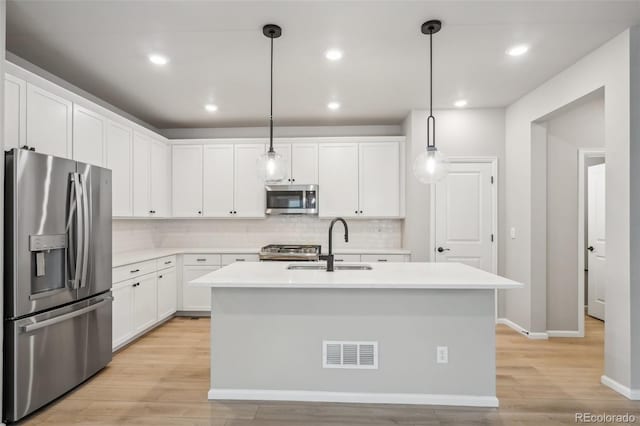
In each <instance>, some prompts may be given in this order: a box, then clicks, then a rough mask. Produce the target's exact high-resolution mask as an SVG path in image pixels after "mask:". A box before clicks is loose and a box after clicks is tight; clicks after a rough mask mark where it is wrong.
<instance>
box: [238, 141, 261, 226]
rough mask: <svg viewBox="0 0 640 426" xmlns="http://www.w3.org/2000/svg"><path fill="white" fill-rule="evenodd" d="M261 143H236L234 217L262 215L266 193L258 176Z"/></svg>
mask: <svg viewBox="0 0 640 426" xmlns="http://www.w3.org/2000/svg"><path fill="white" fill-rule="evenodd" d="M264 151H265V146H264V145H263V144H237V145H235V152H234V182H235V185H234V197H233V198H234V210H233V212H234V213H233V216H234V217H264V209H265V201H266V193H265V189H264V182H263V181H262V180H261V179H260V178H259V176H258V165H257V162H258V158H259V157H260V155H262V154H263V153H264Z"/></svg>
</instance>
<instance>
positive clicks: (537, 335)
mask: <svg viewBox="0 0 640 426" xmlns="http://www.w3.org/2000/svg"><path fill="white" fill-rule="evenodd" d="M496 324H503V325H506V326H507V327H509V328H511V329H513V330H515V331H517V332H518V333H520V334H522V335H524V336H527V338H529V339H531V340H546V339H548V338H549V335H548V334H547V333H541V332H531V331H529V330H527V329H525V328H524V327H521V326H519V325H518V324H516V323H515V322H513V321H511V320H510V319H507V318H498V319H497V320H496Z"/></svg>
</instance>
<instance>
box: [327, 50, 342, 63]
mask: <svg viewBox="0 0 640 426" xmlns="http://www.w3.org/2000/svg"><path fill="white" fill-rule="evenodd" d="M324 56H325V57H326V58H327V59H328V60H330V61H339V60H340V59H342V50H338V49H329V50H327V52H326V53H325V54H324Z"/></svg>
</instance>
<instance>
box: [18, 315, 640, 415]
mask: <svg viewBox="0 0 640 426" xmlns="http://www.w3.org/2000/svg"><path fill="white" fill-rule="evenodd" d="M603 331H604V328H603V324H602V323H601V322H599V321H597V320H594V319H591V318H587V320H586V332H587V336H588V337H586V338H584V339H560V338H557V339H551V340H548V341H540V340H528V339H526V338H525V337H523V336H521V335H519V334H518V333H516V332H514V331H512V330H510V329H508V328H506V327H505V326H498V327H497V336H498V337H497V342H498V343H497V346H498V353H497V364H498V380H497V392H498V398H499V399H500V408H499V409H478V408H458V407H434V406H413V405H402V406H399V405H359V404H326V403H272V402H264V403H261V402H247V403H244V402H209V401H207V391H208V389H209V320H208V319H199V320H192V319H186V318H176V319H173V320H171V321H169V322H168V323H167V324H165V325H163V326H162V327H160V328H158V329H156V330H155V331H153V332H151V333H149V334H148V335H147V336H145V337H143V338H142V339H140V340H138V341H137V342H136V343H134V344H132V345H131V346H129V347H127V348H125V349H124V350H122V351H121V352H119V353H118V354H116V355H115V357H114V359H113V362H111V364H109V366H108V367H107V368H106V369H105V370H104V371H103V372H101V373H100V374H98V375H97V376H96V377H95V378H94V379H92V380H91V381H90V382H88V383H86V384H85V385H83V386H81V387H80V388H78V389H77V390H75V391H74V392H72V393H70V394H69V395H67V396H66V397H64V398H63V399H61V400H60V401H58V402H57V403H55V404H53V405H51V406H49V407H47V408H45V409H44V410H42V411H40V412H39V413H37V414H36V415H34V416H32V417H31V418H29V419H27V421H26V422H25V424H34V425H35V424H47V425H55V424H60V425H69V424H82V425H92V424H96V425H98V424H99V425H107V424H108V425H125V424H136V425H211V426H295V425H305V426H337V425H360V426H364V425H371V426H379V425H416V426H417V425H440V424H442V425H445V424H448V425H472V424H474V425H475V424H501V425H512V424H513V425H546V424H575V423H574V413H575V412H591V413H594V414H595V413H603V412H606V413H608V414H621V413H626V412H630V413H633V414H635V415H636V416H640V402H639V401H636V402H631V401H628V400H627V399H625V398H624V397H622V396H620V395H618V394H617V393H615V392H613V391H611V390H609V389H608V388H606V387H604V386H602V385H601V384H600V375H601V374H602V371H603Z"/></svg>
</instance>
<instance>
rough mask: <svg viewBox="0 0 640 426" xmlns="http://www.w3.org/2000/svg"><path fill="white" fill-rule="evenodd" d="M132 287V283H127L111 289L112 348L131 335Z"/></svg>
mask: <svg viewBox="0 0 640 426" xmlns="http://www.w3.org/2000/svg"><path fill="white" fill-rule="evenodd" d="M133 289H134V287H133V283H127V284H125V285H123V286H121V287H114V289H113V290H112V295H113V304H112V335H113V339H112V343H111V347H112V348H115V347H117V346H119V345H121V344H122V343H124V342H126V341H127V340H128V339H129V338H131V337H132V336H133V333H134V331H133Z"/></svg>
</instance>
